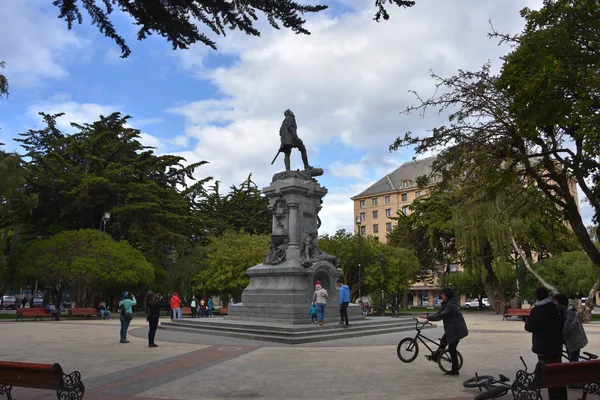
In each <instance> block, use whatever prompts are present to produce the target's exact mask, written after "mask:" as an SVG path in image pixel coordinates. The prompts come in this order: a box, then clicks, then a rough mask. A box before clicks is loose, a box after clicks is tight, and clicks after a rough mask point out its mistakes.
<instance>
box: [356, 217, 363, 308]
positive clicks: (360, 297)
mask: <svg viewBox="0 0 600 400" xmlns="http://www.w3.org/2000/svg"><path fill="white" fill-rule="evenodd" d="M361 222H362V218H361V217H360V215H359V216H357V217H356V230H357V231H358V237H359V239H358V240H360V236H361V233H360V225H361ZM360 250H361V242H359V243H358V260H359V261H360ZM360 278H361V271H360V262H359V263H358V298H359V300H361V301H362V290H361V289H362V287H361V286H362V282H361V279H360Z"/></svg>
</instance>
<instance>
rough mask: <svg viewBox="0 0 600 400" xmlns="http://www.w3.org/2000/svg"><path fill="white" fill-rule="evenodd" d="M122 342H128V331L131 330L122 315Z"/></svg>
mask: <svg viewBox="0 0 600 400" xmlns="http://www.w3.org/2000/svg"><path fill="white" fill-rule="evenodd" d="M119 319H120V320H121V340H127V329H129V323H130V322H131V321H127V320H126V319H125V317H124V316H123V315H121V318H119Z"/></svg>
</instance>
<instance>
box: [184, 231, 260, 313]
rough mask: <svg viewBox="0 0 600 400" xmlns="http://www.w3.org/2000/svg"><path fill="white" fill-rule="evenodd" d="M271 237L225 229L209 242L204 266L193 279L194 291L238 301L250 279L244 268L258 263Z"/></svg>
mask: <svg viewBox="0 0 600 400" xmlns="http://www.w3.org/2000/svg"><path fill="white" fill-rule="evenodd" d="M270 241H271V238H270V237H269V236H267V235H251V234H249V233H247V232H243V231H238V232H235V231H227V232H224V233H223V234H222V235H221V236H212V237H211V238H210V241H209V253H208V255H207V268H206V269H204V270H203V271H202V272H200V273H199V274H198V276H197V278H196V282H197V286H196V289H197V290H206V291H208V292H210V293H219V294H222V295H225V299H227V298H228V296H229V295H230V296H232V297H233V298H234V299H236V300H238V301H239V299H240V297H241V294H242V290H243V289H244V288H245V287H246V286H248V283H249V282H250V281H249V279H248V276H247V275H246V270H247V269H248V268H250V267H253V266H255V265H257V264H260V263H261V262H262V261H263V260H264V258H265V256H266V254H267V253H268V252H269V242H270Z"/></svg>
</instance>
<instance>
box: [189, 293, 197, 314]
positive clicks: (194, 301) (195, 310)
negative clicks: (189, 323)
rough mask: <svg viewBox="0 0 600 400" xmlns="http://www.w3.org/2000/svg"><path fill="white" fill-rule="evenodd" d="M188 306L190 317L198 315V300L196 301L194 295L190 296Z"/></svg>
mask: <svg viewBox="0 0 600 400" xmlns="http://www.w3.org/2000/svg"><path fill="white" fill-rule="evenodd" d="M190 307H191V309H192V318H196V317H197V316H198V308H197V307H198V302H197V301H196V296H192V302H191V303H190Z"/></svg>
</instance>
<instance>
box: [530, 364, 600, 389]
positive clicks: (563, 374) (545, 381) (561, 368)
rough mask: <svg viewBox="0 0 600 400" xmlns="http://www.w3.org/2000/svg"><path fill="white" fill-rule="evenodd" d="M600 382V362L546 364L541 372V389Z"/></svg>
mask: <svg viewBox="0 0 600 400" xmlns="http://www.w3.org/2000/svg"><path fill="white" fill-rule="evenodd" d="M599 381H600V360H593V361H579V362H573V363H558V364H546V365H545V366H544V367H543V368H542V371H541V375H540V380H539V386H540V387H541V388H548V387H563V386H569V385H583V384H586V383H590V382H599Z"/></svg>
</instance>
